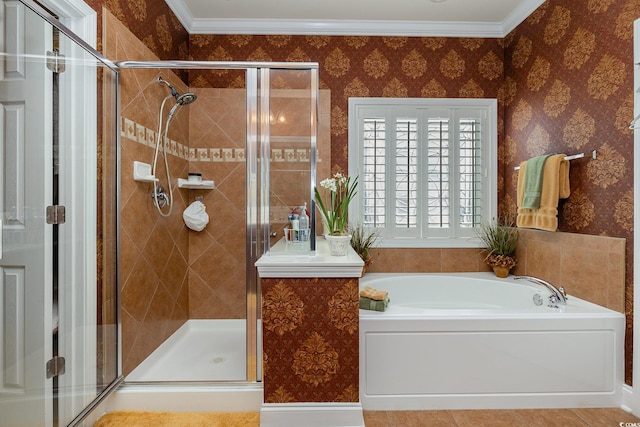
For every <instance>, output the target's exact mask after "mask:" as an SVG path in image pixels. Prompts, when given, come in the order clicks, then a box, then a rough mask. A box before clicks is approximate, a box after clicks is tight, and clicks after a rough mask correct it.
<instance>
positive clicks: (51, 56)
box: [47, 50, 66, 74]
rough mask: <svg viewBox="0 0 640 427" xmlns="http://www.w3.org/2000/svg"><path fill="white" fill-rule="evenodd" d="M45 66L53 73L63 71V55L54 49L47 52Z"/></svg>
mask: <svg viewBox="0 0 640 427" xmlns="http://www.w3.org/2000/svg"><path fill="white" fill-rule="evenodd" d="M47 68H48V69H49V70H51V71H53V72H54V73H58V74H60V73H64V70H65V68H66V66H65V62H64V55H63V54H61V53H60V52H58V51H57V50H54V51H53V52H47Z"/></svg>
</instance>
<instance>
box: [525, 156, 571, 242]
mask: <svg viewBox="0 0 640 427" xmlns="http://www.w3.org/2000/svg"><path fill="white" fill-rule="evenodd" d="M565 157H566V155H565V154H555V155H553V156H551V157H549V158H548V159H547V161H546V163H545V166H544V175H543V177H542V195H541V196H540V208H539V209H523V208H522V207H521V206H522V200H523V195H524V176H525V171H526V169H527V162H522V163H521V164H520V171H519V173H518V191H517V204H518V217H517V219H516V225H517V226H518V227H520V228H537V229H539V230H546V231H556V230H557V229H558V199H566V198H567V197H569V194H571V189H570V186H569V161H568V160H564V158H565Z"/></svg>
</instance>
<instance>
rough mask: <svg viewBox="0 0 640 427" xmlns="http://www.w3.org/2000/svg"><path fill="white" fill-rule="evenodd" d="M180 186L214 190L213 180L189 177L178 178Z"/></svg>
mask: <svg viewBox="0 0 640 427" xmlns="http://www.w3.org/2000/svg"><path fill="white" fill-rule="evenodd" d="M178 187H179V188H191V189H198V190H213V188H214V182H213V181H194V180H189V179H183V178H178Z"/></svg>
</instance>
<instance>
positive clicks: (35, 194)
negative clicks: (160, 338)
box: [0, 1, 117, 426]
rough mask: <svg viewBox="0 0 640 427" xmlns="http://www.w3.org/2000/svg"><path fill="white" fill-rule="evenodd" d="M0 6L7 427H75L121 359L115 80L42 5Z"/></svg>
mask: <svg viewBox="0 0 640 427" xmlns="http://www.w3.org/2000/svg"><path fill="white" fill-rule="evenodd" d="M0 6H1V8H0V20H1V21H2V25H3V28H4V31H3V32H2V33H1V34H0V37H2V38H3V40H2V42H1V43H0V46H3V47H4V51H3V52H2V53H3V55H2V56H1V59H0V171H1V173H0V212H1V215H0V221H1V223H2V224H1V225H2V227H1V233H0V234H1V236H0V319H1V322H2V326H1V328H0V367H1V371H0V426H14V425H20V426H52V425H68V424H70V423H72V422H73V420H74V419H77V418H78V417H80V416H81V415H82V414H83V413H85V411H86V408H87V407H88V406H89V405H91V403H92V402H93V401H94V399H95V398H96V397H97V396H98V395H99V394H100V393H102V392H103V391H104V390H105V389H106V388H107V387H108V386H109V385H111V384H113V383H114V380H115V379H116V377H117V354H116V352H115V351H103V352H100V351H99V350H98V344H99V343H103V342H104V340H105V339H106V340H108V341H109V345H108V346H105V347H109V348H110V349H114V350H117V334H116V324H117V322H116V319H115V300H116V298H115V292H114V291H115V280H114V279H115V276H114V275H113V274H112V272H113V271H115V261H114V260H115V257H114V256H113V255H112V252H113V250H112V249H111V247H114V245H112V244H111V242H112V241H114V240H115V239H114V236H115V234H113V231H114V230H115V227H113V225H111V223H112V222H114V221H115V216H107V215H105V214H108V212H110V211H112V208H111V206H112V205H113V204H114V202H115V197H114V195H115V193H114V191H115V187H116V186H115V184H114V183H107V182H106V181H101V180H99V179H98V175H97V170H98V159H99V158H101V159H104V162H103V163H102V168H101V169H102V170H103V171H108V170H110V169H114V168H115V159H116V156H115V155H114V153H113V151H112V148H113V147H115V142H114V137H115V133H114V132H102V126H112V127H114V126H115V123H114V122H113V120H105V119H104V117H115V114H114V112H113V111H111V110H110V108H109V101H111V100H112V99H114V98H115V88H116V87H117V86H116V83H117V72H115V71H114V69H111V68H110V67H108V66H105V65H104V64H102V63H101V62H99V61H97V60H96V57H95V56H94V54H93V53H90V52H89V51H88V49H87V46H84V45H82V43H79V42H78V41H74V40H72V39H71V38H69V37H67V36H65V35H64V34H63V33H61V32H59V31H58V30H57V29H56V28H55V26H54V25H53V23H54V20H52V19H51V18H50V17H49V16H48V15H46V14H44V13H43V12H42V11H41V10H40V9H39V8H38V7H37V6H35V5H34V4H33V3H31V2H24V3H23V2H18V1H3V2H2V3H1V4H0ZM35 10H38V11H39V13H35ZM98 76H99V77H100V78H98ZM98 81H100V82H101V85H102V87H101V89H104V91H102V92H101V93H102V96H101V97H100V99H98V96H97V94H98ZM113 105H115V104H113ZM102 114H104V116H102ZM98 129H100V130H98ZM100 142H101V143H102V144H100ZM100 149H101V150H102V151H101V153H100V154H101V155H100V156H98V150H100ZM110 150H111V151H110ZM112 176H115V174H113V175H112ZM102 183H105V184H107V185H104V186H103V185H101V184H102ZM109 245H110V246H109ZM110 285H111V286H110ZM110 289H113V292H110ZM105 292H106V293H105ZM99 294H101V295H104V296H105V297H103V298H102V299H100V298H98V295H99ZM107 294H108V295H110V296H106V295H107ZM97 307H99V310H97V309H96V308H97ZM104 312H110V313H112V314H113V315H112V316H109V315H108V316H107V318H105V317H104V316H103V317H102V318H100V317H99V316H98V314H99V313H104ZM107 330H108V331H109V332H108V333H105V331H107ZM101 375H102V376H101Z"/></svg>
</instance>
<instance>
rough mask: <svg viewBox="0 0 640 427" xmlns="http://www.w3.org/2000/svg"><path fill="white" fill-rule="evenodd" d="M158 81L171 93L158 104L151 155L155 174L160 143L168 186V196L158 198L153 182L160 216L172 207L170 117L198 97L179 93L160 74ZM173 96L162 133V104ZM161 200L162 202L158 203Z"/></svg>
mask: <svg viewBox="0 0 640 427" xmlns="http://www.w3.org/2000/svg"><path fill="white" fill-rule="evenodd" d="M158 83H159V84H164V85H166V86H167V87H168V88H169V90H171V95H168V96H167V97H165V98H164V100H163V101H162V104H161V105H160V113H159V114H158V116H159V117H158V137H157V138H156V149H155V154H154V156H153V171H152V173H153V175H154V176H156V164H157V161H158V152H159V151H160V145H162V154H163V157H164V165H165V170H166V175H167V187H168V188H169V197H168V198H167V197H166V194H164V193H163V194H164V198H163V199H162V198H160V197H158V196H157V194H158V190H159V188H161V186H159V185H157V184H156V182H154V183H153V195H152V197H153V200H154V204H155V206H156V209H157V210H158V212H159V213H160V215H162V216H165V217H166V216H169V215H171V210H172V207H173V188H172V185H171V175H170V173H169V163H168V161H167V152H166V148H167V147H166V138H167V135H168V134H169V123H171V119H172V118H173V116H174V114H175V113H176V112H177V111H178V107H181V106H183V105H188V104H191V103H192V102H194V101H195V100H196V99H197V98H198V97H197V96H196V94H195V93H193V92H186V93H183V94H180V93H179V92H178V91H177V90H176V88H175V87H173V85H172V84H171V83H169V82H168V81H166V80H165V79H163V78H162V77H161V76H159V77H158ZM172 97H173V98H175V100H176V103H175V104H174V105H173V107H171V109H170V110H169V114H168V116H167V119H166V122H165V123H164V133H163V132H162V130H163V129H162V127H163V119H164V116H163V111H164V106H165V104H166V102H167V100H169V99H171V98H172ZM159 199H162V200H161V201H159ZM160 202H162V203H160ZM164 206H169V212H167V213H166V214H165V213H164V212H162V210H161V208H162V207H164Z"/></svg>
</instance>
